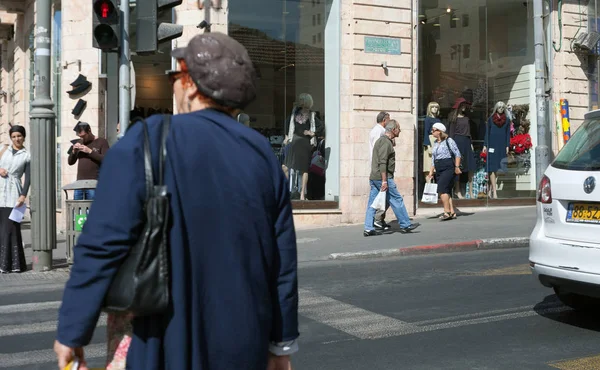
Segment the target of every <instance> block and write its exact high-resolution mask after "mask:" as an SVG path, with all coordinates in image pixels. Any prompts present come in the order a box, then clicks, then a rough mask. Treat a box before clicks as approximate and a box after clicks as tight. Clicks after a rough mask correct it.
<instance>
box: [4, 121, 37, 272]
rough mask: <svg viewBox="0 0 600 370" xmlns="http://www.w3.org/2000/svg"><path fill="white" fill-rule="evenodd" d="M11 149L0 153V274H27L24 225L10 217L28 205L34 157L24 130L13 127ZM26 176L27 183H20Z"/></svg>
mask: <svg viewBox="0 0 600 370" xmlns="http://www.w3.org/2000/svg"><path fill="white" fill-rule="evenodd" d="M9 134H10V140H11V141H12V145H10V146H8V147H5V148H3V149H2V150H1V151H0V153H2V154H0V273H9V272H23V271H26V270H27V264H26V262H25V252H24V250H23V238H22V236H21V224H20V223H18V222H14V221H12V220H10V219H9V218H8V217H9V216H10V213H11V212H12V210H13V208H14V207H20V206H22V205H23V204H24V203H25V198H26V197H27V193H28V191H29V184H30V170H29V167H30V162H31V156H30V154H29V152H28V151H27V149H25V147H24V146H23V143H24V141H25V136H27V135H26V132H25V128H24V127H23V126H17V125H15V126H12V127H11V128H10V130H9ZM23 175H24V176H25V183H24V184H22V183H21V179H22V178H23Z"/></svg>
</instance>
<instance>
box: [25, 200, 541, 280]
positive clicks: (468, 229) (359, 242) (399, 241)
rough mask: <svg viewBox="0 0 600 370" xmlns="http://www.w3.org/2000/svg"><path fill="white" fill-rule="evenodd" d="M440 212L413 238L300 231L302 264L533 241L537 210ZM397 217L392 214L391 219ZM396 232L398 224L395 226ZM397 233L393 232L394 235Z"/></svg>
mask: <svg viewBox="0 0 600 370" xmlns="http://www.w3.org/2000/svg"><path fill="white" fill-rule="evenodd" d="M439 212H440V210H439V209H431V210H427V211H425V212H422V214H421V215H420V216H417V217H415V220H414V222H420V223H421V227H419V228H418V229H417V230H415V232H413V233H411V234H400V233H399V232H395V233H390V234H385V235H381V236H374V237H369V238H365V237H364V236H363V235H362V232H363V225H348V226H337V227H327V228H319V229H305V230H297V231H296V234H297V239H298V261H299V262H308V261H320V260H328V259H329V256H330V255H331V254H332V253H348V252H365V251H366V252H368V251H375V250H382V249H392V248H406V247H414V246H428V245H436V244H446V243H460V242H465V241H471V240H478V239H490V238H492V239H495V238H515V237H529V235H530V234H531V231H532V230H533V227H534V225H535V220H536V213H535V207H533V206H529V207H510V208H484V209H469V208H463V209H461V212H462V213H463V215H462V216H460V217H459V218H458V219H456V220H452V221H446V222H440V221H439V219H438V218H437V215H438V214H439ZM391 217H393V216H392V215H391V211H390V212H389V213H388V218H391ZM392 225H393V227H394V228H395V229H397V228H398V224H397V223H396V222H395V221H394V222H393V223H392ZM23 226H24V227H23V243H24V244H25V257H26V258H27V263H29V264H31V256H32V254H33V251H32V250H31V230H30V228H29V225H27V224H25V225H23ZM393 230H394V229H392V231H393ZM57 240H58V244H57V249H55V250H54V252H53V258H54V267H55V268H64V267H66V259H65V257H66V242H65V239H64V235H59V236H58V238H57Z"/></svg>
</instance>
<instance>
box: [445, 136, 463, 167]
mask: <svg viewBox="0 0 600 370" xmlns="http://www.w3.org/2000/svg"><path fill="white" fill-rule="evenodd" d="M444 141H445V142H446V146H447V147H448V151H449V152H450V155H451V156H452V162H454V161H455V160H456V155H454V152H453V151H452V149H451V148H450V144H448V139H446V140H444ZM458 168H459V169H460V170H461V171H462V170H463V157H460V164H459V165H458Z"/></svg>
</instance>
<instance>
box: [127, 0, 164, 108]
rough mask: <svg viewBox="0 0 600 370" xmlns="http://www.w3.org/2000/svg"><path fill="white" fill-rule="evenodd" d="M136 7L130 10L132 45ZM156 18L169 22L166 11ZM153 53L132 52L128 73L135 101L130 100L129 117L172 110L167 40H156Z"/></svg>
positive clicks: (134, 45)
mask: <svg viewBox="0 0 600 370" xmlns="http://www.w3.org/2000/svg"><path fill="white" fill-rule="evenodd" d="M136 16H137V12H136V9H135V8H133V9H132V12H131V23H130V44H131V50H135V49H136V36H137V32H136V31H137V27H136V23H135V20H136ZM159 22H173V20H172V14H171V12H170V11H166V12H162V13H159ZM158 49H159V50H158V52H157V53H156V54H154V55H144V56H142V55H135V53H132V55H131V61H132V64H133V70H132V74H133V73H135V91H136V93H135V102H133V101H132V102H131V109H132V110H131V119H132V120H133V119H135V118H137V117H142V118H146V117H149V116H151V115H153V114H161V113H168V114H173V90H172V88H171V85H170V83H169V80H168V79H167V75H166V71H168V70H171V63H172V62H171V60H172V59H171V43H170V42H166V43H163V44H159V47H158Z"/></svg>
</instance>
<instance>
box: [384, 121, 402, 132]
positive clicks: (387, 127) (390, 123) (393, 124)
mask: <svg viewBox="0 0 600 370" xmlns="http://www.w3.org/2000/svg"><path fill="white" fill-rule="evenodd" d="M397 128H400V124H399V123H398V121H396V120H395V119H391V120H389V121H388V122H387V124H386V125H385V131H387V132H391V131H393V130H395V129H397Z"/></svg>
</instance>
